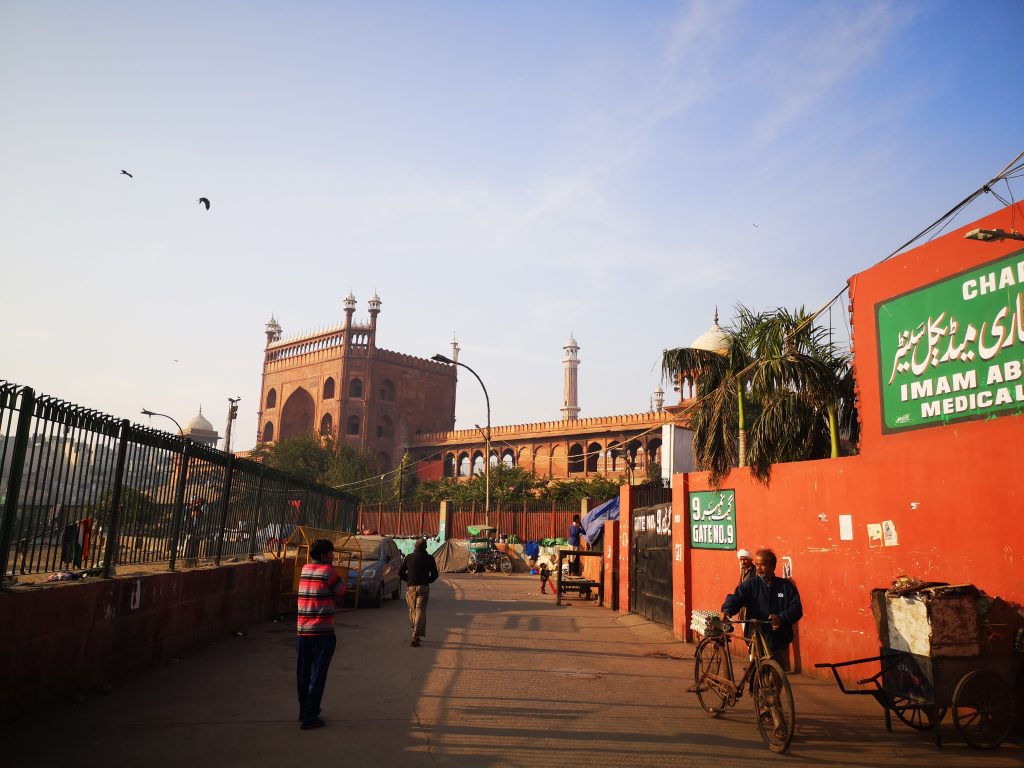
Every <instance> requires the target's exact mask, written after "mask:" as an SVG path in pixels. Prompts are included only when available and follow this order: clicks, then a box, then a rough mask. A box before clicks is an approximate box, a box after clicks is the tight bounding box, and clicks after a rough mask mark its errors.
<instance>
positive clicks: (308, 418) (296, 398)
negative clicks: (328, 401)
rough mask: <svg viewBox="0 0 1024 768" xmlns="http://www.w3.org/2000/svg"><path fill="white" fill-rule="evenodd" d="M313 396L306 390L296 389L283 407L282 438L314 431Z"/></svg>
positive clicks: (285, 438)
mask: <svg viewBox="0 0 1024 768" xmlns="http://www.w3.org/2000/svg"><path fill="white" fill-rule="evenodd" d="M314 411H315V407H314V405H313V396H312V395H310V394H309V392H307V391H306V390H304V389H302V388H301V387H300V388H299V389H296V390H295V391H294V392H292V393H291V395H290V396H289V397H288V400H287V401H285V404H284V408H282V409H281V438H280V439H281V440H287V439H288V438H289V437H295V436H296V435H308V434H309V433H310V432H312V431H313V413H314Z"/></svg>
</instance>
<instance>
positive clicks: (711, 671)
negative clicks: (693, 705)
mask: <svg viewBox="0 0 1024 768" xmlns="http://www.w3.org/2000/svg"><path fill="white" fill-rule="evenodd" d="M725 653H726V651H725V647H724V645H723V644H722V643H720V642H718V641H717V640H716V639H715V638H713V637H705V638H704V639H703V640H701V641H700V643H699V644H698V645H697V650H696V651H695V652H694V654H693V690H694V692H695V693H696V694H697V701H699V702H700V706H701V709H703V710H704V711H705V712H707V713H708V714H709V715H711V716H712V717H718V715H720V714H722V712H723V711H724V710H725V705H726V704H728V703H729V697H728V696H727V695H726V694H725V693H723V691H722V685H721V683H719V682H717V681H716V680H714V679H713V677H715V676H717V677H728V675H729V671H728V668H727V667H726V666H725ZM708 675H711V676H712V678H709V677H708Z"/></svg>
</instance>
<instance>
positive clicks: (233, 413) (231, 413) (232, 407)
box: [224, 397, 242, 453]
mask: <svg viewBox="0 0 1024 768" xmlns="http://www.w3.org/2000/svg"><path fill="white" fill-rule="evenodd" d="M241 399H242V398H240V397H229V398H228V425H227V427H226V428H225V429H224V453H231V422H233V421H234V420H235V419H236V418H237V417H238V401H239V400H241Z"/></svg>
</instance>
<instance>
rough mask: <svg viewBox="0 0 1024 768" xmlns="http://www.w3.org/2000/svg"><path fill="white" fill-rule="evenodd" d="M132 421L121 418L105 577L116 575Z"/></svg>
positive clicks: (105, 556) (105, 558)
mask: <svg viewBox="0 0 1024 768" xmlns="http://www.w3.org/2000/svg"><path fill="white" fill-rule="evenodd" d="M130 430H131V422H129V421H128V419H122V420H121V429H120V443H119V444H118V446H117V466H116V468H115V469H114V495H113V496H112V497H111V499H110V525H109V526H108V530H107V551H106V552H104V553H103V578H105V579H109V578H112V577H113V575H114V571H113V567H114V555H115V553H116V552H117V537H118V528H119V527H120V523H121V488H122V486H123V485H124V464H125V457H126V456H127V455H128V433H129V431H130Z"/></svg>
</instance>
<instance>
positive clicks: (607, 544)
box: [603, 520, 619, 611]
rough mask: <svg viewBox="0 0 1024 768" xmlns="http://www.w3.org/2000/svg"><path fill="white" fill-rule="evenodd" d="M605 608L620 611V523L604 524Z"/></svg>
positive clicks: (607, 522)
mask: <svg viewBox="0 0 1024 768" xmlns="http://www.w3.org/2000/svg"><path fill="white" fill-rule="evenodd" d="M603 540H604V593H605V595H607V597H606V598H605V601H604V607H605V608H610V609H611V610H613V611H617V610H618V609H619V591H618V586H619V521H618V520H605V522H604V535H603Z"/></svg>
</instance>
